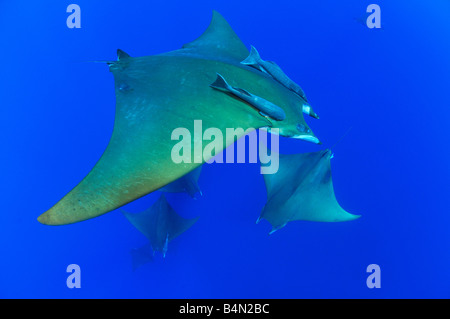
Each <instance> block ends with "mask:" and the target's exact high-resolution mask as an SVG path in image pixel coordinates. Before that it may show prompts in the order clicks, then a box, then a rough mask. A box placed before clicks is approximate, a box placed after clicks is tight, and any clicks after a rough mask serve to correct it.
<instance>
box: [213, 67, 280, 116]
mask: <svg viewBox="0 0 450 319" xmlns="http://www.w3.org/2000/svg"><path fill="white" fill-rule="evenodd" d="M210 86H211V87H212V88H214V89H216V90H219V91H223V92H226V93H230V94H232V95H234V96H236V97H238V98H240V99H241V100H244V101H245V102H247V103H248V104H250V105H251V106H253V107H254V108H256V109H257V110H258V111H259V114H261V115H262V116H264V117H270V118H272V119H274V120H276V121H282V120H284V119H285V118H286V113H284V111H283V109H282V108H281V107H279V106H277V105H275V104H273V103H272V102H269V101H267V100H265V99H263V98H262V97H259V96H256V95H254V94H252V93H250V92H248V91H246V90H244V89H241V88H236V87H232V86H231V85H229V84H228V83H227V81H226V80H225V79H224V77H223V76H221V75H220V74H219V73H217V79H216V81H215V82H214V83H212V84H211V85H210Z"/></svg>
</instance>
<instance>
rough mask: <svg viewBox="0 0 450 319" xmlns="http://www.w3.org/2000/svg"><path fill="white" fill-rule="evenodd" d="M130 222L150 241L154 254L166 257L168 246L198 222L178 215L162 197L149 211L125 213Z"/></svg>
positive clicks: (162, 196)
mask: <svg viewBox="0 0 450 319" xmlns="http://www.w3.org/2000/svg"><path fill="white" fill-rule="evenodd" d="M123 214H124V215H125V217H126V218H127V219H128V221H129V222H130V223H131V224H133V226H134V227H136V228H137V230H139V231H140V232H141V233H142V234H144V236H145V237H147V239H148V240H149V241H150V245H151V248H152V250H153V251H154V252H156V251H159V252H162V254H163V257H165V256H166V253H167V249H168V244H169V243H170V242H171V241H172V240H173V239H174V238H176V237H178V236H179V235H181V234H182V233H184V232H185V231H186V230H188V229H189V228H190V227H191V226H192V225H193V224H194V223H195V222H196V221H197V220H198V217H196V218H191V219H186V218H183V217H181V216H180V215H178V214H177V213H176V212H175V211H174V210H173V208H172V207H170V205H169V203H168V202H167V200H166V197H165V196H164V194H163V195H161V196H160V197H159V199H158V200H157V201H156V202H155V203H154V204H153V205H152V206H151V207H150V208H149V209H147V210H145V211H143V212H140V213H137V214H132V213H127V212H123Z"/></svg>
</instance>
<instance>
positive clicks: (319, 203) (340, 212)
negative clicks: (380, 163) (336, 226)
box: [256, 149, 360, 234]
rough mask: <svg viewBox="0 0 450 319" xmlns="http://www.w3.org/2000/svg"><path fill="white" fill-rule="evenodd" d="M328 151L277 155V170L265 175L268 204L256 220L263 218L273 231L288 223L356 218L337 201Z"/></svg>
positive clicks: (330, 155)
mask: <svg viewBox="0 0 450 319" xmlns="http://www.w3.org/2000/svg"><path fill="white" fill-rule="evenodd" d="M332 157H333V154H332V153H331V151H330V150H329V149H327V150H322V151H319V152H313V153H302V154H289V155H287V154H279V170H278V172H276V173H275V174H265V175H264V181H265V184H266V189H267V203H266V205H265V206H264V208H263V210H262V212H261V215H260V217H259V218H258V220H257V221H256V223H258V222H259V221H260V220H261V219H266V220H267V221H268V222H269V223H270V224H271V225H272V230H271V232H270V233H269V234H272V233H274V232H275V231H276V230H278V229H280V228H283V227H284V226H285V225H286V224H287V223H288V222H291V221H295V220H306V221H315V222H342V221H350V220H354V219H356V218H359V217H360V216H359V215H353V214H350V213H348V212H346V211H345V210H344V209H342V207H341V206H340V205H339V203H338V202H337V200H336V197H335V194H334V190H333V183H332V179H331V165H330V159H331V158H332Z"/></svg>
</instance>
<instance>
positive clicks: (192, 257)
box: [0, 0, 450, 298]
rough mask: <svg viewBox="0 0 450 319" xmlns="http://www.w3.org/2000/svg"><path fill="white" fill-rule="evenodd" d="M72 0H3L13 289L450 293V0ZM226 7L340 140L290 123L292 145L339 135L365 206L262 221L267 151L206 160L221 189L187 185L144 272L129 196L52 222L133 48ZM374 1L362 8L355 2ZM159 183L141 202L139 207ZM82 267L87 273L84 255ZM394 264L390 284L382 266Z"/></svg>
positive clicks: (105, 125) (339, 180)
mask: <svg viewBox="0 0 450 319" xmlns="http://www.w3.org/2000/svg"><path fill="white" fill-rule="evenodd" d="M70 3H71V2H64V1H63V2H61V1H58V2H57V1H32V2H31V1H14V2H12V1H3V0H2V1H0V40H1V41H0V48H1V50H0V61H1V62H0V68H1V73H0V74H1V79H0V103H1V108H0V112H1V113H0V114H1V116H0V121H1V126H0V130H1V132H0V136H1V137H0V138H1V149H2V153H1V157H0V164H1V168H2V170H1V183H0V188H1V189H0V191H1V192H0V194H1V199H2V201H1V204H2V205H1V211H2V212H1V213H0V260H1V262H0V297H3V298H5V297H8V298H11V297H27V298H30V297H31V298H34V297H44V298H47V297H56V298H59V297H61V298H80V297H87V298H97V297H106V298H108V297H113V298H116V297H119V298H128V297H130V298H141V297H149V298H170V297H172V298H200V297H202V298H203V297H204V298H304V297H309V298H316V297H319V298H329V297H333V298H336V297H337V298H346V297H352V298H353V297H354V298H382V297H383V298H392V297H395V298H397V297H414V298H416V297H446V298H449V297H450V249H449V248H450V245H449V244H450V235H449V225H450V217H449V216H450V209H449V199H450V193H449V190H450V183H449V179H450V169H449V162H450V152H449V142H448V138H449V136H450V134H449V118H450V102H449V101H450V59H449V57H450V42H449V38H450V27H449V24H448V18H449V17H450V2H449V1H444V0H436V1H432V2H431V1H427V2H425V1H409V0H408V1H406V0H405V1H376V3H378V4H379V5H380V6H381V9H382V29H381V30H371V29H368V28H367V27H366V26H364V25H362V24H360V23H359V22H358V21H357V19H358V18H359V19H365V17H366V16H367V14H366V7H367V5H368V4H370V3H371V2H368V1H356V0H355V1H331V0H328V1H283V0H278V1H273V2H264V1H253V0H247V1H211V0H210V1H203V2H200V1H147V2H146V3H145V4H144V1H135V0H127V1H108V2H107V3H106V2H102V1H86V0H83V1H81V0H80V1H76V2H75V3H77V4H79V5H80V7H81V25H82V28H81V29H68V28H67V27H66V18H67V16H68V13H66V7H67V5H69V4H70ZM212 9H216V10H218V11H219V12H220V13H222V14H223V15H224V16H225V18H226V19H227V20H228V21H229V23H230V24H231V25H232V27H233V29H234V30H235V31H236V33H237V34H238V35H239V36H240V38H241V39H242V41H243V42H244V43H245V44H246V45H247V46H248V47H249V46H250V44H253V45H254V46H256V47H257V48H258V50H259V51H260V53H261V54H262V56H263V58H265V59H268V60H274V61H276V62H277V63H278V64H279V65H280V66H282V67H283V69H284V70H285V71H286V72H287V73H288V74H289V75H290V76H291V77H292V78H293V79H295V80H296V81H297V82H298V83H299V84H300V85H301V86H302V87H303V89H304V90H305V91H306V94H307V95H308V98H309V100H310V101H311V103H312V105H313V106H314V108H315V110H316V111H317V112H318V113H319V114H320V116H321V119H320V120H319V121H317V120H314V119H311V120H309V119H308V123H309V124H310V126H311V128H312V129H313V131H314V132H315V133H316V134H317V136H318V137H319V138H320V139H321V140H322V141H323V142H324V145H323V146H322V147H319V146H316V145H312V144H308V143H306V142H302V141H299V140H286V139H283V140H282V145H281V152H283V153H293V152H305V151H316V150H319V149H321V148H323V147H326V146H330V145H332V144H334V142H336V141H337V140H338V139H339V138H340V136H342V134H344V133H345V131H347V129H348V128H349V127H352V130H351V131H350V133H349V134H348V135H347V136H346V137H345V138H344V139H343V141H342V142H341V143H339V144H338V145H337V146H336V148H335V150H334V151H335V158H334V159H333V160H332V167H333V178H334V186H335V192H336V196H337V198H338V200H339V202H340V204H341V205H342V206H343V207H344V208H345V209H346V210H348V211H349V212H352V213H355V214H361V215H362V217H361V218H360V219H359V220H356V221H353V222H348V223H334V224H333V223H310V222H294V223H290V224H289V225H288V226H287V227H286V228H284V229H282V230H280V231H278V232H277V233H275V234H274V235H272V236H268V235H267V233H268V231H269V230H270V225H269V224H268V223H267V222H265V221H264V222H261V223H260V224H258V225H255V220H256V218H257V217H258V215H259V213H260V211H261V209H262V207H263V205H264V203H265V197H266V194H265V188H264V183H263V178H262V176H261V175H260V174H259V173H258V172H259V167H258V166H257V165H256V164H245V165H244V164H236V165H231V164H228V165H225V164H222V165H221V164H215V165H205V166H204V169H203V173H202V175H201V178H200V186H201V188H202V190H203V193H204V196H203V198H201V199H200V200H197V201H193V200H191V199H190V198H189V197H188V196H187V195H185V194H178V195H169V196H168V199H169V201H170V203H171V204H172V205H173V207H174V208H175V209H176V210H177V211H178V212H179V213H180V214H182V215H183V216H187V217H189V216H196V215H199V216H200V219H199V221H198V223H197V224H196V225H194V226H193V228H192V229H191V230H190V231H188V232H186V233H185V234H183V236H181V237H179V238H177V239H176V240H174V241H173V242H172V243H171V245H170V247H169V252H168V255H167V257H166V259H165V260H163V259H162V258H161V256H160V255H157V258H156V260H155V262H153V263H152V264H147V265H145V266H143V267H141V268H140V269H138V270H137V271H136V272H134V273H133V272H132V270H131V256H130V253H129V251H130V249H131V248H135V247H139V246H142V245H144V244H145V243H146V239H145V237H144V236H143V235H142V234H141V233H139V232H138V231H137V230H136V229H134V228H133V227H132V226H131V224H130V223H128V222H127V221H126V219H125V218H124V217H123V216H122V215H121V214H120V212H118V211H115V212H112V213H109V214H106V215H104V216H101V217H99V218H95V219H92V220H89V221H86V222H82V223H78V224H74V225H68V226H61V227H49V226H44V225H41V224H39V223H38V222H37V221H36V218H37V216H38V215H40V214H41V213H43V212H44V211H46V210H47V209H48V208H50V207H51V206H52V205H53V204H55V203H56V202H57V201H58V200H59V199H60V198H61V197H62V196H63V195H65V194H66V193H67V192H68V191H69V190H71V189H72V188H73V187H74V186H75V185H76V184H77V183H78V182H79V181H80V180H81V179H82V178H83V177H84V176H85V175H86V174H87V173H88V172H89V170H90V169H91V168H92V167H93V165H94V164H95V163H96V161H97V160H98V159H99V157H100V156H101V154H102V152H103V150H104V149H105V147H106V145H107V143H108V140H109V137H110V134H111V132H112V128H113V121H114V105H115V97H114V87H113V76H112V74H111V73H110V72H108V69H107V67H106V66H105V65H102V64H96V63H87V62H86V61H91V60H108V59H109V60H113V59H115V58H116V56H115V51H116V49H117V48H121V49H123V50H125V51H126V52H128V53H129V54H130V55H132V56H143V55H151V54H157V53H161V52H165V51H169V50H174V49H178V48H180V47H181V45H182V44H184V43H186V42H190V41H192V40H193V39H195V38H197V37H198V36H199V35H200V34H201V33H202V32H203V31H204V30H205V29H206V27H207V26H208V24H209V22H210V18H211V14H212ZM355 18H356V19H355ZM157 196H159V195H158V194H157V193H155V194H151V195H149V196H147V197H145V198H142V199H140V200H138V201H136V202H134V203H132V204H130V205H129V206H128V207H127V210H128V211H132V212H138V211H140V210H143V209H145V208H147V207H148V206H149V205H151V204H152V203H153V201H154V200H155V199H156V198H157ZM71 263H76V264H79V265H80V267H81V285H82V288H81V289H73V290H71V289H68V288H67V287H66V278H67V275H68V274H67V273H66V267H67V265H69V264H71ZM371 263H376V264H379V265H380V267H381V285H382V287H381V288H380V289H368V288H367V287H366V278H367V275H368V274H367V273H366V267H367V265H369V264H371Z"/></svg>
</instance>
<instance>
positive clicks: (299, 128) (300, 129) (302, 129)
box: [297, 124, 306, 133]
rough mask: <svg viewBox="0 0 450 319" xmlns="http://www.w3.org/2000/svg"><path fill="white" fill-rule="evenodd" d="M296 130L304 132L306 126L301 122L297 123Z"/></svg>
mask: <svg viewBox="0 0 450 319" xmlns="http://www.w3.org/2000/svg"><path fill="white" fill-rule="evenodd" d="M297 130H298V131H299V132H302V133H305V132H306V127H305V125H303V124H297Z"/></svg>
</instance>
